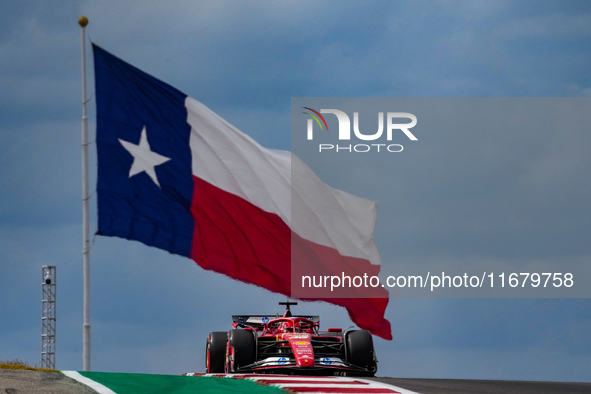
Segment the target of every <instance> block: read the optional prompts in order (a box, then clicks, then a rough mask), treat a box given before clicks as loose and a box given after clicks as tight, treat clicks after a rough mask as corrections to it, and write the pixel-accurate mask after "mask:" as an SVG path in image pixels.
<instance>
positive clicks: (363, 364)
mask: <svg viewBox="0 0 591 394" xmlns="http://www.w3.org/2000/svg"><path fill="white" fill-rule="evenodd" d="M345 341H346V342H345V345H346V352H347V360H348V361H349V362H350V363H351V364H353V365H355V366H357V367H360V368H363V369H365V370H366V371H367V374H366V375H368V376H373V375H375V373H376V372H377V370H378V366H377V364H376V357H375V350H374V347H373V338H372V336H371V334H370V333H369V331H365V330H357V331H350V332H348V333H347V336H346V337H345Z"/></svg>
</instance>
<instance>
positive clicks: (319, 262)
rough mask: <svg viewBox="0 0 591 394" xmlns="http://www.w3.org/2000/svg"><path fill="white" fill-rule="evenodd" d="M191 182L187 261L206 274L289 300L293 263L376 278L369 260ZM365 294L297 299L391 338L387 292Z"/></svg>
mask: <svg viewBox="0 0 591 394" xmlns="http://www.w3.org/2000/svg"><path fill="white" fill-rule="evenodd" d="M193 181H194V191H193V202H192V206H191V212H192V214H193V218H194V221H195V229H194V233H193V243H192V250H191V258H192V259H193V260H194V261H195V262H197V264H199V266H201V267H202V268H204V269H207V270H211V271H215V272H218V273H221V274H224V275H227V276H229V277H230V278H233V279H236V280H239V281H242V282H246V283H251V284H254V285H257V286H260V287H263V288H265V289H267V290H270V291H272V292H276V293H279V294H283V295H286V296H288V297H291V296H292V281H291V277H292V272H291V271H292V270H291V264H292V258H293V261H294V264H297V272H304V273H305V274H306V275H340V274H341V273H345V274H347V275H351V276H353V275H358V274H361V275H363V273H367V274H368V275H375V274H377V272H378V271H379V266H373V265H371V263H369V261H367V260H362V259H359V258H352V257H346V256H341V255H340V254H339V253H338V251H336V250H335V249H332V248H328V247H326V246H322V245H318V244H316V243H314V242H311V241H308V240H305V239H303V238H302V237H300V236H299V235H297V234H295V233H293V232H292V231H291V229H290V228H289V226H288V225H287V224H286V223H285V222H284V221H283V220H282V219H281V218H280V217H279V216H278V215H276V214H273V213H269V212H266V211H263V210H262V209H260V208H259V207H257V206H255V205H253V204H251V203H250V202H248V201H246V200H244V199H243V198H241V197H238V196H236V195H234V194H232V193H228V192H226V191H224V190H222V189H220V188H218V187H216V186H214V185H212V184H210V183H208V182H206V181H204V180H202V179H200V178H197V177H193ZM292 247H293V248H294V249H293V250H292ZM292 252H293V253H292ZM312 290H316V291H312ZM318 290H319V291H318ZM354 290H355V289H354ZM358 290H359V289H357V290H356V291H358ZM366 291H367V289H363V292H359V293H358V294H359V297H363V296H364V295H371V296H372V297H376V298H345V297H343V298H329V297H331V296H333V297H334V296H338V295H339V293H332V294H329V293H327V290H326V289H310V291H309V292H308V293H305V294H301V293H299V292H298V294H297V295H295V296H296V297H297V298H301V299H306V300H310V301H312V300H322V301H326V302H330V303H333V304H336V305H340V306H343V307H345V308H347V311H348V312H349V315H350V317H351V319H352V320H353V322H354V323H355V324H357V325H358V326H359V327H361V328H363V329H366V330H369V331H371V332H372V333H373V334H375V335H379V336H381V337H382V338H385V339H391V338H392V335H391V328H390V323H389V322H388V321H387V320H385V319H384V317H383V316H384V312H385V309H386V306H387V305H388V299H387V298H377V297H380V296H382V295H383V294H384V293H385V297H387V292H385V290H384V289H383V288H381V287H380V288H379V289H371V293H367V292H366ZM380 291H381V292H380ZM341 294H343V295H344V294H345V293H341ZM348 296H349V295H347V297H348Z"/></svg>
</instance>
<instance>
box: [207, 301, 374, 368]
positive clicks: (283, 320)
mask: <svg viewBox="0 0 591 394" xmlns="http://www.w3.org/2000/svg"><path fill="white" fill-rule="evenodd" d="M279 304H280V305H285V306H286V311H285V313H284V315H283V316H282V317H280V316H279V315H275V316H270V317H269V316H268V315H234V316H232V320H233V323H232V329H231V330H230V331H228V332H225V331H214V332H212V333H210V334H209V336H208V337H207V348H206V352H205V368H206V371H207V372H208V373H224V372H225V373H244V372H248V373H281V374H302V375H303V374H305V375H323V374H324V375H327V374H334V375H348V376H351V375H357V376H373V375H375V373H376V371H377V369H378V368H377V359H376V354H375V350H374V346H373V339H372V336H371V334H370V333H369V332H368V331H365V330H351V331H349V330H345V331H344V332H343V330H342V329H340V328H329V329H328V331H326V332H321V331H319V326H320V318H319V317H318V316H293V315H292V314H291V310H290V306H291V305H297V302H280V303H279Z"/></svg>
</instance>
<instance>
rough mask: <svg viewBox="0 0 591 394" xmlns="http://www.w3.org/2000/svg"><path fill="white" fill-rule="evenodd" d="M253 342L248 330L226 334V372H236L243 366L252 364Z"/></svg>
mask: <svg viewBox="0 0 591 394" xmlns="http://www.w3.org/2000/svg"><path fill="white" fill-rule="evenodd" d="M255 346H256V345H255V340H254V335H253V334H252V332H250V331H248V330H230V332H228V349H227V355H226V371H227V372H229V373H234V372H238V371H239V370H240V368H242V367H244V366H245V365H248V364H252V363H254V361H255V360H254V358H255V353H256V352H255V350H256V349H255Z"/></svg>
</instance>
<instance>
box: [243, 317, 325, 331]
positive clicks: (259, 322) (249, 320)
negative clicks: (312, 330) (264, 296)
mask: <svg viewBox="0 0 591 394" xmlns="http://www.w3.org/2000/svg"><path fill="white" fill-rule="evenodd" d="M280 317H282V316H280V315H279V314H275V315H232V322H233V323H234V324H244V325H246V326H251V327H253V328H256V329H257V331H262V330H263V327H264V326H265V324H267V323H268V322H269V321H271V320H273V319H277V318H280ZM291 317H303V318H305V319H310V320H312V321H313V322H314V324H315V325H319V324H320V316H310V315H297V316H291Z"/></svg>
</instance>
